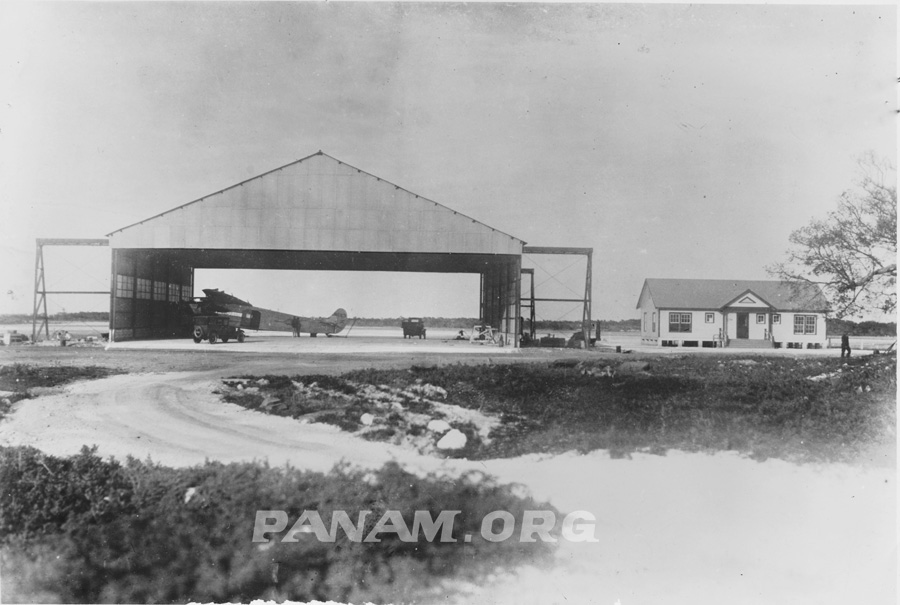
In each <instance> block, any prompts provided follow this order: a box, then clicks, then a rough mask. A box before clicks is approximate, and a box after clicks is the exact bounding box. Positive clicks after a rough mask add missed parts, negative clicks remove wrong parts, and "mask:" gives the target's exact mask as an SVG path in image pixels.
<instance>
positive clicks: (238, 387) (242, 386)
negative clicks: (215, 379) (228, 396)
mask: <svg viewBox="0 0 900 605" xmlns="http://www.w3.org/2000/svg"><path fill="white" fill-rule="evenodd" d="M237 390H239V391H243V390H244V385H242V384H241V383H240V382H239V383H238V384H237Z"/></svg>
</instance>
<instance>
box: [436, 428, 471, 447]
mask: <svg viewBox="0 0 900 605" xmlns="http://www.w3.org/2000/svg"><path fill="white" fill-rule="evenodd" d="M465 446H466V436H465V434H463V433H462V432H461V431H459V430H457V429H452V430H451V431H449V432H448V433H447V434H446V435H444V436H443V437H441V440H440V441H438V442H437V448H438V449H439V450H458V449H460V448H463V447H465Z"/></svg>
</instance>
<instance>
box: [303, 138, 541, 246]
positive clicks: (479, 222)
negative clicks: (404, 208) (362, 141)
mask: <svg viewBox="0 0 900 605" xmlns="http://www.w3.org/2000/svg"><path fill="white" fill-rule="evenodd" d="M319 154H320V155H324V156H326V157H329V158H331V159H332V160H334V161H335V162H337V163H338V164H344V165H345V166H349V167H350V168H353V169H354V170H356V171H357V172H361V173H363V174H365V175H368V176H370V177H373V178H375V179H377V180H379V181H384V182H385V183H387V184H388V185H393V186H394V187H396V188H397V189H400V190H402V191H405V192H406V193H408V194H410V195H414V196H416V197H417V198H419V199H422V200H425V201H426V202H431V203H432V204H434V205H435V206H440V207H441V208H443V209H444V210H449V211H450V212H452V213H453V214H458V215H459V216H462V217H464V218H467V219H469V220H471V221H472V222H474V223H478V224H479V225H483V226H485V227H487V228H488V229H490V230H491V231H496V232H497V233H500V234H503V235H505V236H507V237H511V238H512V239H517V240H519V241H520V242H522V243H523V244H524V243H526V242H525V240H522V239H519V238H518V237H516V236H515V235H511V234H509V233H506V232H505V231H500V230H499V229H496V228H494V227H491V226H490V225H488V224H487V223H483V222H481V221H479V220H478V219H476V218H472V217H471V216H469V215H468V214H463V213H462V212H460V211H458V210H454V209H453V208H450V207H449V206H445V205H444V204H442V203H440V202H436V201H434V200H433V199H431V198H427V197H425V196H424V195H419V194H418V193H416V192H414V191H410V190H409V189H407V188H406V187H403V186H401V185H398V184H397V183H394V182H393V181H389V180H387V179H383V178H381V177H380V176H377V175H374V174H372V173H371V172H367V171H365V170H363V169H362V168H357V167H356V166H354V165H353V164H348V163H347V162H344V161H343V160H339V159H337V158H336V157H334V156H332V155H328V154H327V153H324V152H322V151H321V150H320V151H319Z"/></svg>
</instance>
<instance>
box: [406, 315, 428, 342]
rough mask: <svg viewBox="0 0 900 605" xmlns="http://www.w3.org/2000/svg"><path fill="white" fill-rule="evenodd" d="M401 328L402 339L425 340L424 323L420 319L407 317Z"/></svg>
mask: <svg viewBox="0 0 900 605" xmlns="http://www.w3.org/2000/svg"><path fill="white" fill-rule="evenodd" d="M401 325H402V326H403V338H412V337H413V336H418V337H419V338H420V339H421V338H425V322H423V321H422V318H421V317H409V318H407V319H405V320H404V321H403V323H402V324H401Z"/></svg>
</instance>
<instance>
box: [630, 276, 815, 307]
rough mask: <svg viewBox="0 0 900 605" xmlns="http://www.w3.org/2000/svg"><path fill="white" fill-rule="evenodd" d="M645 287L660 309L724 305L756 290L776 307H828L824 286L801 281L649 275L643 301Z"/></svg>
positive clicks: (645, 284)
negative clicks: (666, 277) (685, 277)
mask: <svg viewBox="0 0 900 605" xmlns="http://www.w3.org/2000/svg"><path fill="white" fill-rule="evenodd" d="M645 291H646V292H647V293H648V295H649V296H650V298H651V299H652V300H653V304H654V306H656V307H657V308H659V309H721V308H723V307H726V306H728V305H730V304H732V303H736V302H738V301H739V300H740V299H741V298H742V297H743V296H745V295H747V294H748V293H753V294H755V295H756V296H757V297H759V298H760V299H762V301H764V302H766V303H768V304H769V305H770V306H771V307H772V308H773V309H774V310H776V311H816V312H825V311H827V310H828V301H826V300H825V296H824V295H823V294H822V291H821V289H819V287H818V286H816V285H814V284H806V283H802V282H787V281H765V280H730V279H655V278H648V279H646V280H644V288H643V290H642V292H641V299H640V300H641V301H642V300H643V299H644V292H645ZM639 305H640V302H639Z"/></svg>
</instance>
